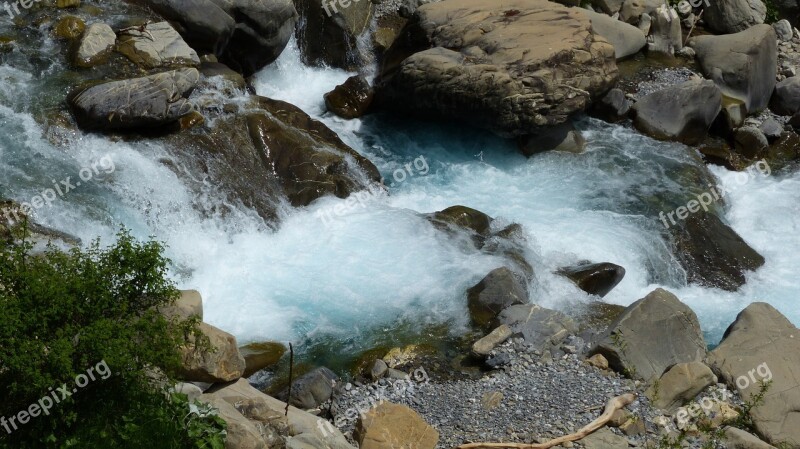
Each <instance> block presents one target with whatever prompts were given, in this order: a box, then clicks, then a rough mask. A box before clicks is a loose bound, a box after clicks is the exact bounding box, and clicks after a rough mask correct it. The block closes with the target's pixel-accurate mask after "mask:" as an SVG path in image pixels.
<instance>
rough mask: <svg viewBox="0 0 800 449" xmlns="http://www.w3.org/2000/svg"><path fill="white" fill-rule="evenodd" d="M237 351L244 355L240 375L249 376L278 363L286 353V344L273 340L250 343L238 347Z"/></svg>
mask: <svg viewBox="0 0 800 449" xmlns="http://www.w3.org/2000/svg"><path fill="white" fill-rule="evenodd" d="M239 352H241V354H242V356H243V357H244V363H245V369H244V374H243V375H242V377H250V376H252V375H253V374H255V373H257V372H258V371H261V370H262V369H265V368H269V367H271V366H273V365H275V364H276V363H278V361H279V360H280V359H281V357H283V354H285V353H286V346H284V345H283V344H281V343H277V342H273V341H266V342H260V343H250V344H247V345H244V346H242V347H241V348H239Z"/></svg>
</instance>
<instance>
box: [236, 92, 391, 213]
mask: <svg viewBox="0 0 800 449" xmlns="http://www.w3.org/2000/svg"><path fill="white" fill-rule="evenodd" d="M257 102H258V104H259V105H260V106H262V107H263V108H264V109H265V110H267V111H269V113H261V112H254V113H251V114H249V115H247V116H246V122H247V129H248V131H249V135H250V139H251V140H252V142H253V145H254V146H255V149H256V151H257V152H258V154H259V155H260V157H261V158H262V160H263V164H264V165H265V166H266V167H268V168H269V170H270V171H271V172H273V173H275V174H276V175H277V176H278V179H280V180H281V183H282V186H283V189H284V193H285V194H286V196H287V197H288V198H289V201H290V202H291V204H292V205H294V206H305V205H308V204H309V203H311V202H312V201H314V200H315V199H317V198H320V197H322V196H324V195H330V194H332V195H335V196H337V197H339V198H346V197H348V196H349V195H350V193H351V192H353V191H355V190H359V189H361V188H363V186H362V185H361V184H360V183H359V181H358V180H356V179H354V177H353V176H352V174H351V172H350V168H349V166H348V162H347V159H346V157H351V158H353V160H355V162H356V163H357V164H358V166H359V167H360V168H361V169H363V170H364V171H365V172H366V173H367V175H368V176H369V178H370V179H372V180H374V181H376V182H377V180H378V178H379V177H380V176H379V174H378V170H377V169H376V168H375V166H374V165H372V163H371V162H369V160H367V159H366V158H364V157H363V156H361V155H359V154H358V153H357V152H356V151H355V150H353V149H351V148H350V147H348V146H347V145H345V144H344V142H342V141H341V139H339V137H338V136H337V135H336V133H334V132H333V131H331V130H330V129H328V128H327V127H326V126H325V125H323V124H322V123H320V122H318V121H317V120H314V119H312V118H311V117H309V116H308V115H307V114H305V113H304V112H303V111H302V110H300V109H299V108H298V107H296V106H293V105H291V104H289V103H285V102H282V101H278V100H271V99H267V98H263V97H258V99H257ZM320 141H324V142H325V143H326V146H328V147H332V148H333V149H335V150H337V151H336V152H331V151H321V150H320V147H319V142H320Z"/></svg>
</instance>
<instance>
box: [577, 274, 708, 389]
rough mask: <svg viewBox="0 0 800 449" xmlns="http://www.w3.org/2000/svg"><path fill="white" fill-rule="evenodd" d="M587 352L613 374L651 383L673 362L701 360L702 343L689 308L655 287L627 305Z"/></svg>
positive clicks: (694, 318)
mask: <svg viewBox="0 0 800 449" xmlns="http://www.w3.org/2000/svg"><path fill="white" fill-rule="evenodd" d="M591 353H592V354H602V355H603V356H604V357H605V358H606V359H607V360H608V363H609V366H610V367H611V368H612V369H613V370H615V371H617V372H621V373H625V374H626V375H628V376H630V377H631V378H635V379H643V380H647V381H652V380H655V379H657V378H659V377H661V375H662V374H663V373H664V372H665V371H666V369H667V368H669V367H671V366H672V365H675V364H676V363H689V362H700V361H702V360H703V359H704V358H705V355H706V344H705V340H704V339H703V333H702V332H701V330H700V323H699V322H698V321H697V315H695V313H694V312H693V311H692V309H690V308H689V307H687V306H686V305H685V304H683V303H682V302H681V301H680V300H679V299H678V298H676V297H675V295H673V294H672V293H670V292H668V291H666V290H663V289H660V288H659V289H656V290H654V291H653V292H652V293H650V294H649V295H647V296H645V297H644V298H642V299H640V300H638V301H636V302H634V303H633V304H631V305H630V306H628V308H627V309H625V312H623V313H622V315H620V317H619V318H617V320H616V321H615V322H614V323H612V324H611V326H609V328H608V330H606V332H605V335H604V336H603V338H602V339H601V340H600V343H598V345H597V346H596V347H595V348H594V349H592V351H591Z"/></svg>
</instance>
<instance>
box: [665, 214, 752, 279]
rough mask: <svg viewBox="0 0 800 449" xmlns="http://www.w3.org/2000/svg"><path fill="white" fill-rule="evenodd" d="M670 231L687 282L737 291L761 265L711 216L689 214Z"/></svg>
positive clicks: (736, 236)
mask: <svg viewBox="0 0 800 449" xmlns="http://www.w3.org/2000/svg"><path fill="white" fill-rule="evenodd" d="M669 231H670V233H671V234H672V236H673V239H674V241H675V246H676V255H677V256H678V259H679V261H680V262H681V265H682V266H683V269H684V270H685V271H686V274H687V280H688V281H689V282H692V283H698V284H700V285H704V286H707V287H716V288H721V289H723V290H728V291H736V290H737V289H739V287H741V286H742V285H744V283H745V281H746V277H745V273H746V272H747V271H750V270H755V269H757V268H759V267H761V266H762V265H764V257H763V256H761V255H760V254H759V253H758V252H756V251H755V250H754V249H753V248H751V247H750V246H749V245H748V244H747V242H745V241H744V240H743V239H742V238H741V237H740V236H739V235H738V234H737V233H736V231H734V230H733V229H731V228H730V227H729V226H728V225H726V224H725V223H723V222H722V220H720V219H719V217H717V216H716V215H715V214H713V213H711V212H705V211H703V210H698V212H696V213H692V214H689V215H688V217H687V218H686V219H685V220H683V221H681V222H679V225H678V226H673V227H670V228H669Z"/></svg>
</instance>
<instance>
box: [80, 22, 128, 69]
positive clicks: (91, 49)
mask: <svg viewBox="0 0 800 449" xmlns="http://www.w3.org/2000/svg"><path fill="white" fill-rule="evenodd" d="M116 41H117V35H116V33H114V30H112V29H111V27H110V26H108V25H106V24H105V23H93V24H91V25H89V27H88V28H86V31H85V32H84V33H83V37H82V38H81V42H80V44H78V47H77V49H76V50H75V56H74V57H73V59H72V61H73V63H74V64H75V65H76V66H78V67H92V66H95V65H98V64H102V63H103V62H105V60H106V59H107V58H108V55H110V54H111V52H112V51H113V50H114V44H115V43H116Z"/></svg>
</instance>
